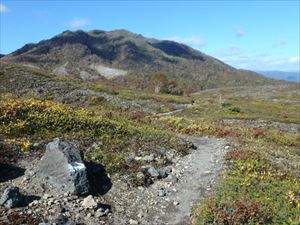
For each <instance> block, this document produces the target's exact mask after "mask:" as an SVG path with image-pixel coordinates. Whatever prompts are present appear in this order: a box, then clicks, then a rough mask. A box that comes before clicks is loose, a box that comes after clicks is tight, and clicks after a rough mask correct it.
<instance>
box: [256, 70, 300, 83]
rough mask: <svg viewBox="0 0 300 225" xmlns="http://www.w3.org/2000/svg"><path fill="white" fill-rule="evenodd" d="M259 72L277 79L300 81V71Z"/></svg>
mask: <svg viewBox="0 0 300 225" xmlns="http://www.w3.org/2000/svg"><path fill="white" fill-rule="evenodd" d="M257 73H260V74H262V75H264V76H266V77H269V78H273V79H277V80H286V81H291V82H300V71H292V72H288V71H257Z"/></svg>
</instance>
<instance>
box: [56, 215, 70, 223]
mask: <svg viewBox="0 0 300 225" xmlns="http://www.w3.org/2000/svg"><path fill="white" fill-rule="evenodd" d="M53 222H54V223H55V224H57V225H70V224H71V223H70V222H69V220H68V218H67V217H66V216H64V215H63V214H59V215H58V217H57V218H56V219H55V220H54V221H53Z"/></svg>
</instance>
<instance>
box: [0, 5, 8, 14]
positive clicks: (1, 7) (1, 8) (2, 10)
mask: <svg viewBox="0 0 300 225" xmlns="http://www.w3.org/2000/svg"><path fill="white" fill-rule="evenodd" d="M6 12H9V8H7V7H6V6H5V5H4V4H3V3H0V13H6Z"/></svg>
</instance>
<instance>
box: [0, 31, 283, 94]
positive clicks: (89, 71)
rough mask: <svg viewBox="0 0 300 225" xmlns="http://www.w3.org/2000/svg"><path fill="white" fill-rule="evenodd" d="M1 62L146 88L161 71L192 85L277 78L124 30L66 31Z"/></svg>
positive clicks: (213, 85) (266, 81)
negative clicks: (133, 83) (241, 68)
mask: <svg viewBox="0 0 300 225" xmlns="http://www.w3.org/2000/svg"><path fill="white" fill-rule="evenodd" d="M1 61H6V62H12V63H18V64H23V65H26V66H28V67H33V68H37V69H41V70H43V71H46V72H47V73H50V74H53V75H57V76H71V77H73V78H74V77H75V78H79V79H82V80H103V79H110V80H114V81H115V82H119V83H124V84H125V83H126V84H129V85H130V82H132V81H138V82H135V83H138V84H135V85H137V86H138V85H140V86H143V85H144V87H145V85H146V84H147V80H149V76H151V74H154V73H157V72H162V73H164V74H166V75H167V76H168V77H169V78H170V79H171V80H176V81H177V82H178V83H180V84H181V85H182V86H185V87H189V86H190V87H192V88H193V89H194V90H197V89H198V90H199V89H204V88H205V89H206V88H216V87H221V86H240V85H262V84H274V83H277V82H276V81H274V80H272V79H268V78H265V77H263V76H261V75H259V74H257V73H254V72H250V71H244V70H238V69H235V68H233V67H231V66H229V65H227V64H225V63H223V62H221V61H220V60H218V59H215V58H213V57H211V56H208V55H206V54H204V53H202V52H200V51H197V50H195V49H193V48H191V47H189V46H187V45H184V44H181V43H177V42H174V41H168V40H157V39H152V38H145V37H143V36H142V35H139V34H134V33H131V32H129V31H127V30H113V31H102V30H92V31H89V32H85V31H82V30H78V31H74V32H72V31H64V32H63V33H61V34H59V35H57V36H55V37H53V38H51V39H49V40H43V41H40V42H39V43H37V44H26V45H25V46H23V47H22V48H20V49H18V50H16V51H14V52H12V53H10V54H8V55H5V56H3V57H2V58H1Z"/></svg>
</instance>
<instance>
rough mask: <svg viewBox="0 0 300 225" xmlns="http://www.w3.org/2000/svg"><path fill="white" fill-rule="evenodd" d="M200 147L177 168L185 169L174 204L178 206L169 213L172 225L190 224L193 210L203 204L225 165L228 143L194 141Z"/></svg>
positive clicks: (212, 140)
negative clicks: (203, 198)
mask: <svg viewBox="0 0 300 225" xmlns="http://www.w3.org/2000/svg"><path fill="white" fill-rule="evenodd" d="M188 139H189V140H190V141H192V142H193V143H194V145H195V146H197V150H194V151H193V152H192V153H191V154H189V155H187V156H186V157H184V158H183V159H182V160H181V161H180V162H179V165H177V166H176V168H182V169H184V173H183V176H182V177H181V179H180V181H179V182H178V183H177V184H176V185H175V186H174V188H176V189H177V190H178V191H177V192H176V193H174V195H172V197H171V200H173V202H176V201H177V202H178V203H179V205H178V206H174V207H172V208H171V210H170V212H168V217H167V221H166V222H168V224H173V225H175V224H189V223H190V214H191V212H192V207H193V206H194V205H195V204H197V203H199V200H200V199H201V198H202V197H203V195H204V194H205V192H206V191H207V190H209V189H210V186H211V185H212V184H213V183H214V180H215V178H216V177H217V176H218V173H219V171H220V169H221V168H222V164H223V156H224V153H225V150H224V146H225V142H224V140H223V139H217V138H200V137H190V138H188Z"/></svg>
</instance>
